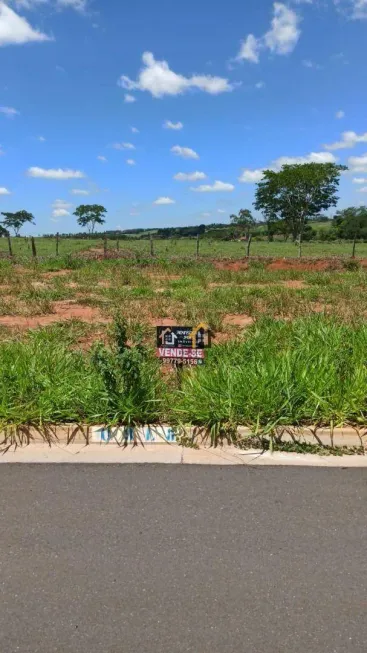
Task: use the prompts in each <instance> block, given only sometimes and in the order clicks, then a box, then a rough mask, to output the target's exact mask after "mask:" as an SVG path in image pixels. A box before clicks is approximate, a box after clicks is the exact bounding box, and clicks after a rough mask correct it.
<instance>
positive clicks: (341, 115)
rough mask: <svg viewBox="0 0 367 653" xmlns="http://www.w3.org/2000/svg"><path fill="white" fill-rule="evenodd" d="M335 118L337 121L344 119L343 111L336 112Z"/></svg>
mask: <svg viewBox="0 0 367 653" xmlns="http://www.w3.org/2000/svg"><path fill="white" fill-rule="evenodd" d="M335 118H337V120H341V119H342V118H345V113H344V111H342V110H341V109H340V110H339V111H337V112H336V114H335Z"/></svg>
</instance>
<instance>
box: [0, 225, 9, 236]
mask: <svg viewBox="0 0 367 653" xmlns="http://www.w3.org/2000/svg"><path fill="white" fill-rule="evenodd" d="M2 236H4V237H6V236H9V232H8V230H7V229H5V227H3V226H2V225H1V224H0V238H1V237H2Z"/></svg>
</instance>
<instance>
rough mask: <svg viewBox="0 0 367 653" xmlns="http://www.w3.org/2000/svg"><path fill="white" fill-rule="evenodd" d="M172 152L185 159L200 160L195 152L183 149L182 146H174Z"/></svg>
mask: <svg viewBox="0 0 367 653" xmlns="http://www.w3.org/2000/svg"><path fill="white" fill-rule="evenodd" d="M171 152H172V153H173V154H176V155H177V156H181V157H182V158H183V159H198V158H199V155H198V154H197V152H195V150H192V149H191V148H190V147H181V145H174V146H173V147H171Z"/></svg>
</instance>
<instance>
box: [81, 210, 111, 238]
mask: <svg viewBox="0 0 367 653" xmlns="http://www.w3.org/2000/svg"><path fill="white" fill-rule="evenodd" d="M105 213H107V209H105V207H104V206H101V205H100V204H81V205H80V206H78V207H77V208H76V209H75V211H74V214H73V215H76V216H77V218H78V220H77V222H78V225H80V226H81V227H87V228H88V233H90V234H92V233H93V232H94V229H95V226H96V224H104V223H105V222H106V220H105V219H104V216H105Z"/></svg>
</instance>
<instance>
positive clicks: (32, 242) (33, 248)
mask: <svg viewBox="0 0 367 653" xmlns="http://www.w3.org/2000/svg"><path fill="white" fill-rule="evenodd" d="M31 245H32V256H33V258H37V250H36V243H35V242H34V238H33V236H31Z"/></svg>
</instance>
